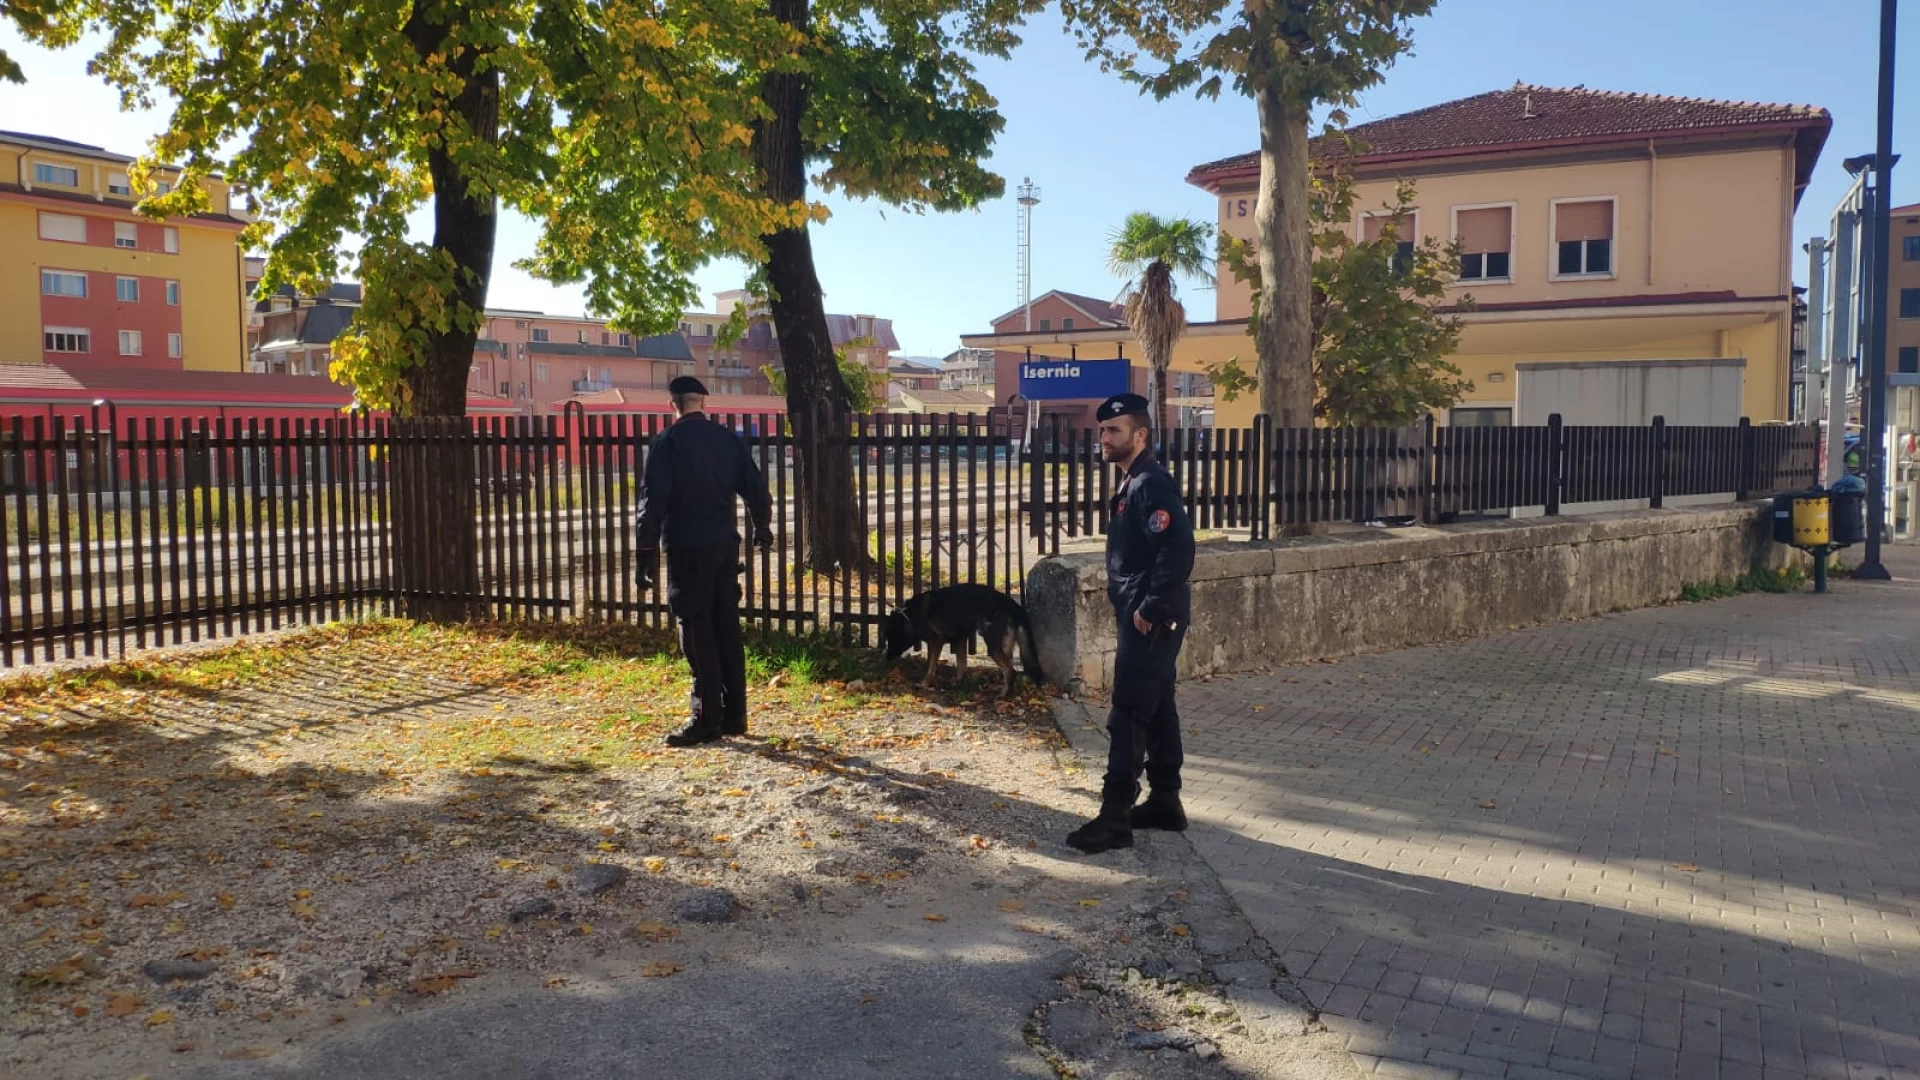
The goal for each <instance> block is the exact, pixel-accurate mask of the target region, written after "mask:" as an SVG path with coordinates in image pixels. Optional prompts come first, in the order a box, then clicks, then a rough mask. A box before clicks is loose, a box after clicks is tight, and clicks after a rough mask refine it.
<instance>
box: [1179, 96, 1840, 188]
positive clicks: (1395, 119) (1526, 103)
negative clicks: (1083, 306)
mask: <svg viewBox="0 0 1920 1080" xmlns="http://www.w3.org/2000/svg"><path fill="white" fill-rule="evenodd" d="M1832 126H1833V118H1832V116H1831V115H1829V114H1828V112H1827V110H1825V109H1822V108H1818V107H1816V106H1812V105H1769V104H1764V103H1761V102H1753V101H1713V100H1709V99H1706V98H1686V97H1669V96H1666V95H1663V94H1632V93H1623V92H1616V91H1608V90H1588V89H1587V88H1585V87H1582V86H1576V87H1573V88H1571V89H1557V88H1554V87H1546V86H1528V85H1526V84H1524V83H1515V84H1514V86H1513V88H1512V89H1510V90H1495V91H1491V92H1489V93H1485V94H1477V95H1475V96H1473V97H1467V98H1461V99H1459V100H1458V101H1449V102H1445V103H1442V104H1439V105H1432V106H1429V107H1427V108H1424V109H1416V110H1414V111H1413V112H1409V113H1401V114H1400V115H1398V116H1389V117H1387V118H1386V119H1384V120H1375V121H1373V122H1371V123H1367V124H1360V125H1357V126H1355V127H1352V128H1349V129H1348V133H1349V134H1351V135H1352V136H1353V137H1354V138H1356V139H1358V140H1359V141H1360V142H1361V143H1362V144H1364V145H1363V147H1362V150H1363V154H1362V156H1361V157H1360V158H1359V159H1357V160H1358V162H1359V163H1362V164H1366V163H1375V162H1379V163H1385V162H1389V161H1401V160H1418V159H1427V158H1440V157H1450V156H1457V155H1461V154H1483V153H1488V152H1497V151H1525V150H1535V149H1545V148H1549V147H1562V146H1590V145H1602V144H1608V143H1637V142H1644V141H1646V140H1647V139H1650V138H1651V139H1659V140H1665V139H1674V138H1687V137H1691V136H1699V135H1705V134H1715V135H1723V134H1738V133H1744V132H1759V131H1781V132H1787V131H1797V133H1798V136H1799V138H1798V140H1797V142H1796V149H1797V150H1798V151H1799V156H1800V168H1799V170H1798V172H1799V174H1800V175H1799V180H1800V182H1801V183H1802V184H1804V183H1805V182H1806V180H1807V178H1808V177H1809V176H1810V175H1811V174H1812V171H1813V162H1814V160H1816V159H1817V158H1818V157H1819V153H1820V148H1821V146H1822V145H1823V144H1824V143H1825V142H1826V137H1827V131H1828V129H1829V128H1831V127H1832ZM1337 146H1338V144H1337V143H1333V142H1330V141H1329V140H1326V139H1324V138H1322V139H1316V140H1314V147H1313V152H1314V155H1315V156H1316V157H1321V156H1331V155H1333V154H1334V153H1336V152H1337ZM1259 165H1260V155H1259V153H1258V152H1257V151H1256V152H1253V153H1247V154H1239V155H1236V156H1234V157H1230V158H1222V159H1220V160H1219V161H1210V162H1208V163H1206V164H1204V165H1199V166H1196V167H1194V169H1193V171H1192V172H1190V173H1188V174H1187V180H1188V181H1189V182H1190V183H1194V184H1198V185H1200V186H1202V187H1206V186H1209V185H1210V184H1211V183H1213V182H1217V181H1218V180H1222V179H1226V178H1228V177H1231V176H1237V175H1253V174H1256V173H1257V172H1258V170H1259Z"/></svg>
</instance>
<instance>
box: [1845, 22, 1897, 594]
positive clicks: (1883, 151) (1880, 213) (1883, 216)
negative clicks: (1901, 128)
mask: <svg viewBox="0 0 1920 1080" xmlns="http://www.w3.org/2000/svg"><path fill="white" fill-rule="evenodd" d="M1898 9H1899V3H1898V0H1880V115H1879V132H1878V135H1877V137H1876V138H1875V140H1874V150H1873V188H1874V190H1873V202H1872V203H1871V207H1872V217H1871V218H1870V219H1869V220H1868V223H1867V228H1868V229H1870V230H1871V232H1869V234H1868V239H1867V245H1868V247H1867V250H1868V251H1869V252H1871V253H1872V254H1871V262H1872V273H1871V275H1870V276H1869V277H1868V278H1867V289H1866V290H1865V292H1866V293H1867V295H1869V296H1871V297H1872V299H1871V300H1870V301H1869V308H1868V310H1870V311H1871V312H1872V313H1873V315H1872V319H1873V321H1872V323H1871V325H1870V327H1869V336H1868V345H1867V353H1866V357H1865V363H1866V364H1867V402H1866V406H1867V407H1866V415H1865V416H1864V417H1862V419H1864V420H1865V421H1866V425H1865V430H1864V431H1862V432H1861V436H1862V441H1863V442H1866V443H1867V546H1866V551H1865V553H1864V554H1863V556H1862V561H1861V563H1860V565H1859V566H1858V567H1856V568H1855V569H1854V571H1853V576H1854V577H1856V578H1861V579H1864V580H1868V581H1886V580H1888V579H1889V578H1891V577H1892V576H1893V575H1891V574H1889V573H1887V568H1886V566H1885V565H1884V564H1883V563H1881V561H1880V543H1881V539H1882V537H1883V535H1884V534H1885V532H1886V527H1887V454H1886V446H1887V314H1888V312H1887V307H1888V304H1887V259H1888V257H1889V256H1890V255H1891V254H1892V252H1891V251H1890V250H1889V245H1890V243H1891V241H1890V240H1889V237H1890V235H1891V233H1892V221H1891V215H1890V214H1889V213H1888V212H1887V211H1888V209H1889V207H1890V206H1891V204H1892V200H1893V188H1892V179H1893V165H1894V162H1895V161H1896V160H1897V159H1896V158H1895V157H1894V155H1893V39H1894V29H1895V27H1896V26H1897V25H1898V23H1899V19H1898V18H1897V15H1896V12H1897V11H1898ZM1869 440H1870V441H1869Z"/></svg>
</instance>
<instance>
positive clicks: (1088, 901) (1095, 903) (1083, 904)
mask: <svg viewBox="0 0 1920 1080" xmlns="http://www.w3.org/2000/svg"><path fill="white" fill-rule="evenodd" d="M1080 906H1081V907H1099V906H1100V901H1098V900H1095V899H1093V898H1092V897H1088V898H1087V899H1085V900H1082V901H1080Z"/></svg>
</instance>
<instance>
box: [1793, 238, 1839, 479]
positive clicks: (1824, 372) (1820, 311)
mask: <svg viewBox="0 0 1920 1080" xmlns="http://www.w3.org/2000/svg"><path fill="white" fill-rule="evenodd" d="M1832 246H1833V245H1831V244H1830V243H1828V242H1827V238H1826V237H1824V236H1816V237H1814V238H1813V239H1811V240H1809V241H1807V242H1806V244H1805V245H1803V246H1802V248H1801V250H1803V251H1805V252H1806V253H1807V357H1806V372H1805V374H1806V382H1805V383H1803V384H1802V389H1801V395H1802V401H1803V403H1804V407H1805V409H1806V412H1805V414H1803V415H1802V416H1799V417H1796V418H1795V419H1798V420H1806V419H1808V418H1810V417H1815V416H1819V415H1820V414H1821V411H1822V408H1823V407H1824V408H1825V409H1826V410H1827V412H1826V417H1827V428H1826V438H1825V439H1824V440H1822V445H1823V446H1824V447H1825V449H1826V458H1825V460H1826V463H1827V467H1826V468H1825V469H1823V470H1821V473H1820V478H1821V480H1822V481H1823V482H1825V483H1828V484H1831V483H1833V425H1834V415H1833V412H1832V405H1831V400H1832V399H1831V397H1830V395H1829V394H1828V393H1827V391H1828V390H1830V389H1831V388H1832V385H1833V361H1832V354H1830V353H1828V352H1827V343H1826V341H1825V340H1823V339H1824V338H1825V336H1826V334H1825V329H1826V317H1827V311H1826V305H1827V252H1828V251H1829V250H1831V248H1832ZM1816 358H1818V359H1816ZM1819 360H1825V361H1826V363H1824V364H1823V363H1820V362H1819ZM1816 371H1818V372H1820V378H1821V382H1820V383H1819V385H1818V387H1816V386H1815V385H1814V382H1813V373H1814V372H1816ZM1816 390H1817V391H1819V393H1820V396H1819V397H1818V398H1815V397H1814V394H1815V392H1816ZM1840 423H1841V426H1842V427H1844V426H1846V418H1845V417H1840Z"/></svg>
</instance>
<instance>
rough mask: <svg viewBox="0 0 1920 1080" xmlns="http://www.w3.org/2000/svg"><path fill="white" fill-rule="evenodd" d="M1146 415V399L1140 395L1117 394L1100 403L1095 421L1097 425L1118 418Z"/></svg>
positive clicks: (1094, 416) (1094, 415) (1094, 417)
mask: <svg viewBox="0 0 1920 1080" xmlns="http://www.w3.org/2000/svg"><path fill="white" fill-rule="evenodd" d="M1145 415H1147V399H1146V398H1143V397H1141V396H1140V395H1139V394H1115V395H1113V396H1112V397H1110V398H1108V399H1107V400H1105V401H1103V402H1101V403H1100V408H1098V409H1097V410H1095V411H1094V414H1093V419H1094V422H1095V423H1098V424H1104V423H1106V422H1107V421H1109V420H1112V419H1115V418H1116V417H1121V416H1145Z"/></svg>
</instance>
